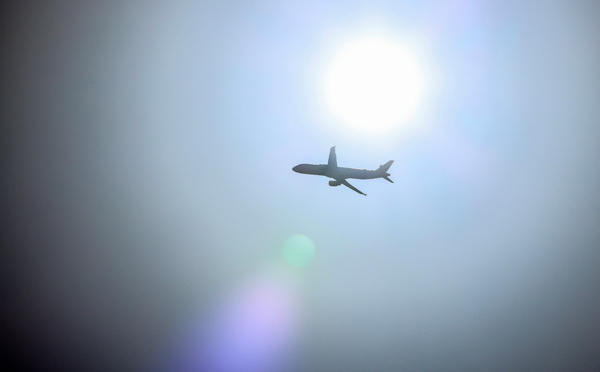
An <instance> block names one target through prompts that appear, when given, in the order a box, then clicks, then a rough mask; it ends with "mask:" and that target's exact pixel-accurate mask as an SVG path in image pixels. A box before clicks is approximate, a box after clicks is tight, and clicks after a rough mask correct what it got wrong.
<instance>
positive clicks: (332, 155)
mask: <svg viewBox="0 0 600 372" xmlns="http://www.w3.org/2000/svg"><path fill="white" fill-rule="evenodd" d="M327 165H328V166H329V168H330V169H333V168H337V156H336V155H335V146H333V147H332V148H331V150H329V161H328V162H327Z"/></svg>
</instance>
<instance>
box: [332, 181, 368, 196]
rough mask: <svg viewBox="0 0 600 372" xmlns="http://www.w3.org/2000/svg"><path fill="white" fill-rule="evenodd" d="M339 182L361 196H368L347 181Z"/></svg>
mask: <svg viewBox="0 0 600 372" xmlns="http://www.w3.org/2000/svg"><path fill="white" fill-rule="evenodd" d="M338 181H339V182H341V183H342V185H344V186H346V187H347V188H349V189H352V190H354V191H356V192H357V193H359V194H362V195H364V196H367V194H365V193H364V192H362V191H360V190H359V189H357V188H356V187H354V186H352V185H351V184H350V183H349V182H348V181H346V180H338Z"/></svg>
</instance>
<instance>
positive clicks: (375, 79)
mask: <svg viewBox="0 0 600 372" xmlns="http://www.w3.org/2000/svg"><path fill="white" fill-rule="evenodd" d="M422 92H423V76H422V72H421V69H420V66H419V62H418V60H417V58H416V56H415V55H414V53H412V52H411V51H410V50H409V49H408V48H405V47H403V46H401V45H399V44H396V43H394V42H391V41H388V40H385V39H381V38H376V37H368V38H363V39H360V40H357V41H355V42H352V43H349V44H347V45H345V46H344V47H342V48H341V49H340V51H339V52H338V53H337V54H336V55H335V57H334V58H333V61H332V63H331V65H330V67H329V69H328V71H327V75H326V79H325V96H326V100H327V103H328V105H329V107H330V109H331V110H332V111H333V113H334V114H335V115H336V116H337V117H338V118H339V119H340V120H342V121H343V122H345V123H346V124H348V125H351V126H352V127H354V128H357V129H359V130H361V131H366V132H385V131H387V130H389V129H392V128H394V127H396V126H398V125H400V124H402V123H404V122H407V121H409V120H411V119H412V118H413V117H414V116H415V114H416V111H417V108H418V104H419V101H420V99H421V95H422Z"/></svg>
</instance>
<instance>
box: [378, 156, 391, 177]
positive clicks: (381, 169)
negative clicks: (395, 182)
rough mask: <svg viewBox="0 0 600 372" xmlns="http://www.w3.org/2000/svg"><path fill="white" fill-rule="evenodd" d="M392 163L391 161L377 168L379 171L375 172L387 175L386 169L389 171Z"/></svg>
mask: <svg viewBox="0 0 600 372" xmlns="http://www.w3.org/2000/svg"><path fill="white" fill-rule="evenodd" d="M393 162H394V161H393V160H390V161H388V162H387V163H385V164H383V165H381V166H379V169H377V170H378V171H380V172H381V173H387V171H388V169H390V167H391V166H392V163H393ZM388 176H389V175H388Z"/></svg>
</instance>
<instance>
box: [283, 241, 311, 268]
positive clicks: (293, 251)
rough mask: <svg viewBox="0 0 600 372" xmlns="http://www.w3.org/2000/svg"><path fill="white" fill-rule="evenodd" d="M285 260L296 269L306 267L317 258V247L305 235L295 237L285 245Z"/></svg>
mask: <svg viewBox="0 0 600 372" xmlns="http://www.w3.org/2000/svg"><path fill="white" fill-rule="evenodd" d="M282 254H283V259H284V260H285V262H287V263H288V264H289V265H291V266H294V267H305V266H306V265H308V264H309V263H310V262H311V261H312V260H313V258H314V256H315V245H314V243H313V242H312V240H310V238H309V237H307V236H305V235H293V236H291V237H289V238H288V239H287V240H286V241H285V242H284V243H283V249H282Z"/></svg>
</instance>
